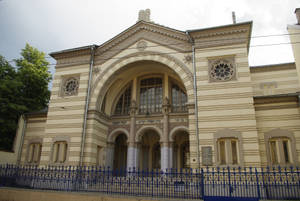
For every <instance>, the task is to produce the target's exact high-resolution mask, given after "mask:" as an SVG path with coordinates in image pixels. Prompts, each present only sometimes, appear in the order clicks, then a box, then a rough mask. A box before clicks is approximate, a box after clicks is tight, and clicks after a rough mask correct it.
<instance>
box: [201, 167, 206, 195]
mask: <svg viewBox="0 0 300 201" xmlns="http://www.w3.org/2000/svg"><path fill="white" fill-rule="evenodd" d="M201 195H202V199H204V197H205V192H204V171H203V168H201Z"/></svg>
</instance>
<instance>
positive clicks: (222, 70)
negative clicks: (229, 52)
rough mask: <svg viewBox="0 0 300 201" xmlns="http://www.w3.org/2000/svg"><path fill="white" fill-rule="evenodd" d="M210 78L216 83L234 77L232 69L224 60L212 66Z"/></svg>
mask: <svg viewBox="0 0 300 201" xmlns="http://www.w3.org/2000/svg"><path fill="white" fill-rule="evenodd" d="M210 76H211V78H212V79H214V80H217V81H227V80H231V79H232V78H233V76H234V68H233V65H232V64H231V63H229V62H228V61H226V60H218V61H216V62H214V63H213V64H212V67H211V71H210Z"/></svg>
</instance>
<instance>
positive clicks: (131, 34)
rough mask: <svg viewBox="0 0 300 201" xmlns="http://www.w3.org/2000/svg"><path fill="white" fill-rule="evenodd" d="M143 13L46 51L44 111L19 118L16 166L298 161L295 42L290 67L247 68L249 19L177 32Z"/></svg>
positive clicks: (299, 131)
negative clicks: (49, 73)
mask: <svg viewBox="0 0 300 201" xmlns="http://www.w3.org/2000/svg"><path fill="white" fill-rule="evenodd" d="M148 18H149V17H146V18H145V19H144V18H142V19H144V20H139V21H138V22H137V23H136V24H135V25H133V26H132V27H130V28H128V29H127V30H125V31H124V32H122V33H120V34H119V35H117V36H115V37H114V38H112V39H111V40H109V41H107V42H106V43H104V44H102V45H100V46H86V47H81V48H75V49H70V50H64V51H60V52H55V53H51V56H52V57H53V58H55V59H56V61H57V65H56V72H55V75H54V79H53V87H52V92H51V99H50V104H49V108H48V111H47V112H44V113H32V114H28V115H27V125H26V130H25V131H26V132H25V135H24V143H23V146H22V155H21V163H25V164H28V163H37V164H40V165H49V164H51V165H79V164H84V165H102V166H111V167H113V168H128V167H136V168H141V169H149V168H150V169H159V168H161V169H166V168H186V167H192V168H197V167H198V166H199V165H200V166H258V167H259V166H266V165H283V166H284V165H299V163H298V162H299V161H300V111H299V91H300V85H299V72H300V71H299V70H297V69H300V67H298V66H299V62H300V58H297V56H298V55H299V54H298V53H297V51H298V49H297V48H298V46H299V45H298V46H297V47H296V46H295V47H294V51H295V61H296V63H288V64H276V65H268V66H255V67H249V64H248V52H249V38H250V36H251V29H252V22H245V23H238V24H231V25H226V26H220V27H213V28H207V29H199V30H191V31H186V32H183V31H178V30H174V29H171V28H168V27H164V26H161V25H158V24H155V23H153V22H150V21H149V19H148ZM299 26H300V25H293V27H295V29H299ZM289 30H290V29H289ZM299 30H300V29H299ZM293 37H294V38H295V39H291V40H297V39H296V38H298V39H299V36H297V35H294V36H293ZM194 69H195V70H194Z"/></svg>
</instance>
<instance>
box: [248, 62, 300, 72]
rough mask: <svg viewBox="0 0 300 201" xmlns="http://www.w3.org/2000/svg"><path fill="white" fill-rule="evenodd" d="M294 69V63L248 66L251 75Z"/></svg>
mask: <svg viewBox="0 0 300 201" xmlns="http://www.w3.org/2000/svg"><path fill="white" fill-rule="evenodd" d="M292 69H296V64H295V63H282V64H269V65H262V66H250V72H251V73H259V72H271V71H279V70H292Z"/></svg>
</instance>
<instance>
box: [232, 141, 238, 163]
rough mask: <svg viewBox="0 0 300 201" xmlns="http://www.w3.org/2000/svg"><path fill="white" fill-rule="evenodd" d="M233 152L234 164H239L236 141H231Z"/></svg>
mask: <svg viewBox="0 0 300 201" xmlns="http://www.w3.org/2000/svg"><path fill="white" fill-rule="evenodd" d="M231 150H232V164H238V157H237V146H236V141H235V140H232V141H231Z"/></svg>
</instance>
